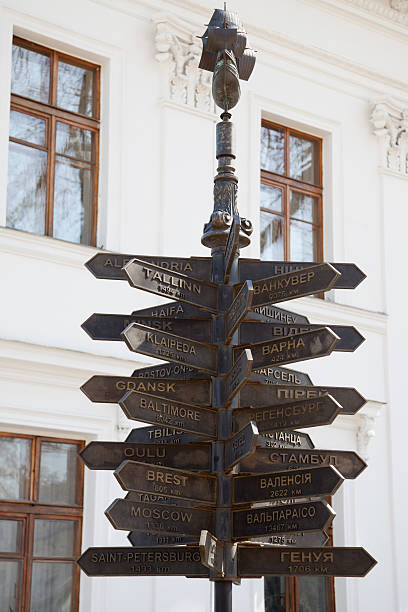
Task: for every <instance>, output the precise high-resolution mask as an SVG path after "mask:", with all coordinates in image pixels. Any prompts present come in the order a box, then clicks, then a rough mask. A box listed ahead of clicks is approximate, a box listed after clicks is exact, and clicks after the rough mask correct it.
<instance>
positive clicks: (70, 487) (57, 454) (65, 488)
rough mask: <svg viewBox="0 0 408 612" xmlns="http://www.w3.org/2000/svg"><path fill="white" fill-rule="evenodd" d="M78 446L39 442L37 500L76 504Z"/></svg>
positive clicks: (48, 502)
mask: <svg viewBox="0 0 408 612" xmlns="http://www.w3.org/2000/svg"><path fill="white" fill-rule="evenodd" d="M77 453H78V447H77V446H76V445H75V444H60V443H58V442H43V443H42V444H41V460H40V461H41V463H40V487H39V501H40V502H42V503H45V504H61V505H63V504H66V505H72V504H76V503H77V500H76V494H75V490H76V482H77V473H78V457H77Z"/></svg>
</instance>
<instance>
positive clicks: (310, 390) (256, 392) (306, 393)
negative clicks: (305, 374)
mask: <svg viewBox="0 0 408 612" xmlns="http://www.w3.org/2000/svg"><path fill="white" fill-rule="evenodd" d="M327 393H328V394H329V395H331V396H332V397H333V398H334V399H335V400H336V402H338V403H339V404H340V405H341V407H342V408H341V410H340V414H355V413H356V412H357V411H358V410H360V408H361V407H362V406H364V404H365V403H366V400H365V399H364V397H363V396H362V395H360V393H359V392H358V391H356V389H353V388H352V387H316V386H315V387H305V386H299V387H296V386H289V385H285V386H282V387H281V386H279V385H274V386H270V385H262V384H259V383H251V382H249V383H247V384H246V385H245V386H244V387H243V388H242V389H241V392H240V404H241V405H242V406H253V407H254V408H255V407H257V406H276V405H277V404H279V405H282V404H286V403H291V402H293V401H297V400H301V399H315V398H318V397H321V396H322V395H326V394H327Z"/></svg>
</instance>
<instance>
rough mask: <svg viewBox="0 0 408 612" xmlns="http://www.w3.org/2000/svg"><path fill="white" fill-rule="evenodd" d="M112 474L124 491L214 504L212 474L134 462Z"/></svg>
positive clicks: (214, 482) (214, 491) (214, 480)
mask: <svg viewBox="0 0 408 612" xmlns="http://www.w3.org/2000/svg"><path fill="white" fill-rule="evenodd" d="M318 469H319V468H318ZM320 469H322V468H320ZM325 469H328V468H325ZM330 469H332V468H330ZM313 471H315V470H313ZM114 474H115V476H116V478H117V479H118V481H119V483H120V485H121V487H122V488H123V489H125V490H126V491H143V492H146V493H162V494H163V495H168V496H169V497H177V498H181V499H190V500H192V501H197V502H205V503H207V504H215V494H216V485H217V479H216V477H215V476H200V475H198V474H194V473H193V472H187V471H186V470H176V469H173V468H165V467H158V466H157V465H149V464H148V463H140V462H138V461H125V462H124V463H122V465H121V466H120V467H119V468H118V469H117V470H116V471H115V472H114ZM130 529H132V528H129V530H130ZM150 531H151V528H150Z"/></svg>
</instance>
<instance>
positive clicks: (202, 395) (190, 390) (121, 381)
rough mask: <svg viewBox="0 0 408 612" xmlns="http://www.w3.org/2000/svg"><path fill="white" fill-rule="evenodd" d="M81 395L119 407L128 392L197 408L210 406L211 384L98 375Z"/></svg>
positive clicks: (195, 381) (84, 385)
mask: <svg viewBox="0 0 408 612" xmlns="http://www.w3.org/2000/svg"><path fill="white" fill-rule="evenodd" d="M81 391H82V392H83V393H85V395H86V396H87V397H88V398H89V399H90V400H91V402H103V403H108V404H109V403H113V404H117V403H118V402H119V401H120V399H121V398H122V397H123V396H124V395H125V393H127V392H128V391H137V392H138V393H146V394H149V395H157V396H158V397H165V398H167V399H171V400H174V401H175V402H177V401H179V400H180V401H181V400H182V399H186V398H188V400H189V401H190V402H191V403H192V404H194V405H196V406H209V405H211V380H199V379H197V380H191V381H190V380H184V379H181V380H167V379H165V380H161V379H155V378H149V379H144V378H143V379H139V378H133V377H131V376H100V375H95V376H92V377H91V378H90V379H89V380H87V381H86V383H84V384H83V385H82V387H81Z"/></svg>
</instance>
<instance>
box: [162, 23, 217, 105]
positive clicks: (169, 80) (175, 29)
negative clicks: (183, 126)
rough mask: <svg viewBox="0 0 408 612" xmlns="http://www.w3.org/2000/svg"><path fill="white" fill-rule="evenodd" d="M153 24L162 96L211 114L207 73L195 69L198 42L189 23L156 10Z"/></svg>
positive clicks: (210, 96) (208, 75) (198, 58)
mask: <svg viewBox="0 0 408 612" xmlns="http://www.w3.org/2000/svg"><path fill="white" fill-rule="evenodd" d="M153 23H154V24H155V25H156V35H155V46H156V55H155V58H156V60H157V61H158V62H160V63H161V64H163V66H164V67H165V68H166V70H165V82H164V98H165V99H166V100H169V101H171V102H174V103H176V104H178V105H180V106H187V107H189V108H193V109H196V110H198V111H200V112H206V113H215V105H214V102H213V99H212V95H211V79H212V77H211V73H210V72H208V71H206V70H198V64H199V62H200V56H201V42H200V41H199V39H198V38H197V35H196V33H195V32H194V30H193V26H191V25H190V24H188V23H187V22H184V21H182V20H181V19H178V18H176V17H173V16H172V17H171V19H170V18H169V17H167V15H165V14H163V13H159V14H158V15H155V16H154V17H153Z"/></svg>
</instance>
